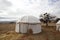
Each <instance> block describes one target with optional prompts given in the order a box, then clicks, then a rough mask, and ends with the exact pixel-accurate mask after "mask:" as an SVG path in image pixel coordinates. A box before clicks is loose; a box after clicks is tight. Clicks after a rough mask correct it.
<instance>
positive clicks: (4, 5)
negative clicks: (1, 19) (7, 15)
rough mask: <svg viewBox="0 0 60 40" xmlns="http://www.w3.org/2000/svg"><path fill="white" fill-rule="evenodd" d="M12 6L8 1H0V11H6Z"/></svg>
mask: <svg viewBox="0 0 60 40" xmlns="http://www.w3.org/2000/svg"><path fill="white" fill-rule="evenodd" d="M11 5H12V4H11V3H10V2H9V1H8V0H0V11H3V10H7V9H8V7H9V6H11Z"/></svg>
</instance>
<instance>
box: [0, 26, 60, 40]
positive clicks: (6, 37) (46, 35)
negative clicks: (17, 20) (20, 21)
mask: <svg viewBox="0 0 60 40" xmlns="http://www.w3.org/2000/svg"><path fill="white" fill-rule="evenodd" d="M0 40H60V32H58V31H56V30H55V26H52V25H50V26H48V27H46V26H42V32H41V33H39V34H35V35H27V34H19V33H16V32H14V31H7V32H5V33H2V34H0Z"/></svg>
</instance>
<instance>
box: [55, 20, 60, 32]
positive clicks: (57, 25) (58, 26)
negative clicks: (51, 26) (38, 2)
mask: <svg viewBox="0 0 60 40" xmlns="http://www.w3.org/2000/svg"><path fill="white" fill-rule="evenodd" d="M56 30H57V31H60V20H59V21H58V22H57V23H56Z"/></svg>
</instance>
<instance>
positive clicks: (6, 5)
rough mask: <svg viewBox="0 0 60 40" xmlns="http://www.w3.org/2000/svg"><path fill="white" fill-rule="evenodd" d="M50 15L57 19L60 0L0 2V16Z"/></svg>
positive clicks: (2, 0)
mask: <svg viewBox="0 0 60 40" xmlns="http://www.w3.org/2000/svg"><path fill="white" fill-rule="evenodd" d="M45 12H48V13H51V14H53V15H54V14H55V15H57V16H58V17H59V15H60V0H0V16H5V17H21V16H24V15H33V16H36V17H39V15H40V14H42V13H45Z"/></svg>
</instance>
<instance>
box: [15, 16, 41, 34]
mask: <svg viewBox="0 0 60 40" xmlns="http://www.w3.org/2000/svg"><path fill="white" fill-rule="evenodd" d="M29 29H32V31H33V34H36V33H40V32H41V22H40V21H39V19H38V18H36V17H34V16H24V17H22V18H21V20H20V21H17V22H16V28H15V31H16V32H18V33H19V32H20V33H27V32H28V30H29Z"/></svg>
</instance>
